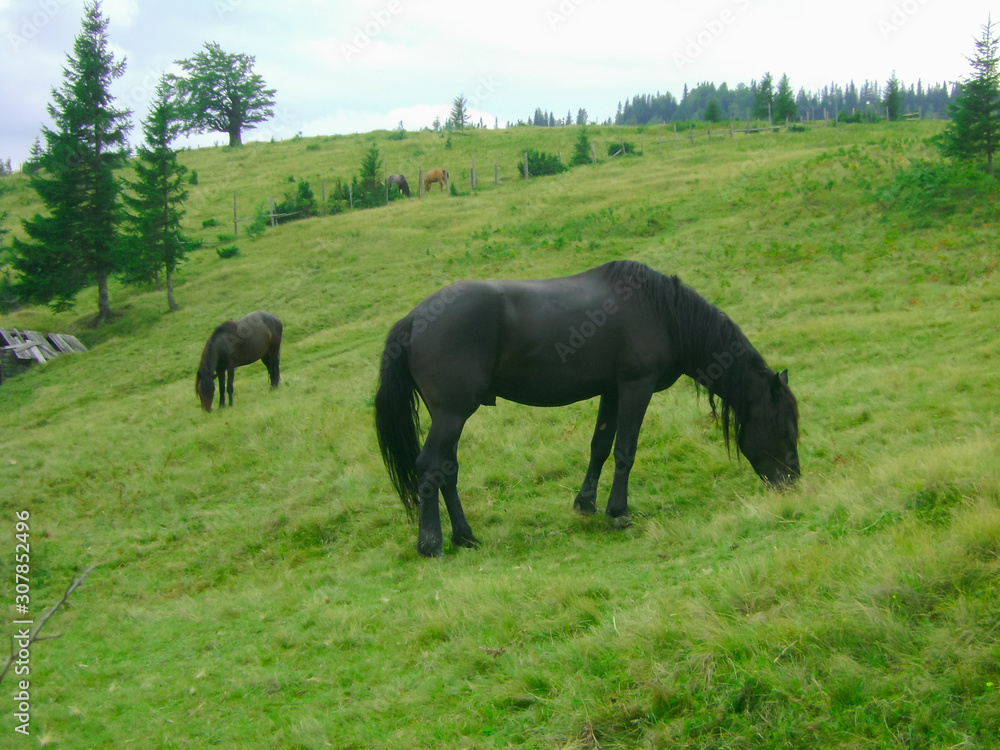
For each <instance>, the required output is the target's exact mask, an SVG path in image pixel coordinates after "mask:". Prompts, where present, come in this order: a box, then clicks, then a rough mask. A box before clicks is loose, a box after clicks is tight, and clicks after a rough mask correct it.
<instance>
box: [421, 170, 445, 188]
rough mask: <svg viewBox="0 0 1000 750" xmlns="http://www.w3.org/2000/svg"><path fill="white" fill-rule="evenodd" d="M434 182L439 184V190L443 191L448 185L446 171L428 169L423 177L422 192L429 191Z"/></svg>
mask: <svg viewBox="0 0 1000 750" xmlns="http://www.w3.org/2000/svg"><path fill="white" fill-rule="evenodd" d="M435 182H438V183H440V184H441V189H442V190H444V189H445V186H446V185H447V184H448V170H446V169H441V168H440V167H439V168H437V169H428V170H427V174H425V175H424V190H430V189H431V185H433V184H434V183H435Z"/></svg>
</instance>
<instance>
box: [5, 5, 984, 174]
mask: <svg viewBox="0 0 1000 750" xmlns="http://www.w3.org/2000/svg"><path fill="white" fill-rule="evenodd" d="M990 6H991V3H990V2H989V1H988V0H838V1H837V2H810V1H809V0H701V2H676V1H675V0H660V1H659V2H656V0H641V1H640V0H503V2H490V3H479V2H476V0H352V2H336V1H333V2H321V0H281V1H276V0H169V2H163V1H162V0H158V1H157V2H152V0H104V2H103V3H102V9H103V12H104V15H105V17H106V18H107V19H108V20H109V27H108V37H109V42H110V46H111V49H112V50H113V51H114V53H115V57H116V60H119V61H121V60H124V61H125V62H126V72H125V75H124V76H122V77H121V78H120V79H118V80H117V81H116V82H115V83H114V85H113V87H112V93H113V94H114V95H115V97H116V99H117V105H118V106H119V107H126V108H128V109H130V110H131V111H132V112H133V124H134V128H133V133H132V140H133V142H135V141H137V140H138V139H140V138H141V132H142V131H141V122H142V120H143V119H144V118H145V116H146V114H147V111H148V107H149V104H150V101H151V99H152V97H153V94H154V92H155V89H156V86H157V83H158V82H159V80H160V78H161V76H162V75H163V74H164V73H172V72H179V68H178V67H177V66H176V60H178V59H183V58H189V57H192V56H193V55H194V54H195V53H197V52H198V51H200V50H201V49H202V48H203V47H204V45H205V44H206V43H208V42H217V43H218V44H219V45H220V46H221V47H222V49H223V50H225V51H226V52H231V53H244V54H249V55H252V56H253V57H254V58H255V59H256V64H255V68H254V69H255V72H257V73H259V74H260V75H261V76H262V77H263V78H264V81H265V82H266V84H267V86H268V87H270V88H274V89H276V92H277V93H276V94H275V99H276V105H275V108H274V110H275V114H274V117H273V118H272V119H271V120H270V121H269V122H267V123H265V124H263V125H261V126H260V127H258V128H257V129H256V130H251V131H248V132H247V133H245V135H244V141H245V142H246V141H254V140H271V139H274V140H285V139H287V138H291V137H294V136H295V135H296V134H300V133H301V134H302V135H303V136H315V135H331V134H335V133H364V132H368V131H370V130H375V129H392V128H395V127H397V126H398V124H399V123H400V122H402V124H403V127H404V128H406V129H407V130H417V129H420V128H423V127H428V126H430V125H431V124H432V123H433V121H434V118H435V116H437V117H440V118H441V120H442V122H443V121H444V120H445V119H447V116H448V113H449V111H450V109H451V104H452V102H453V101H454V99H455V98H456V97H457V96H459V95H464V96H465V97H466V98H467V99H468V107H469V110H470V112H471V114H472V121H473V123H475V124H478V123H479V122H480V120H482V122H483V123H484V124H485V125H487V126H488V127H493V126H494V125H495V124H496V123H499V125H500V126H501V127H503V126H505V125H506V124H507V123H516V122H517V120H519V119H521V120H528V119H529V118H530V117H531V116H532V115H533V113H534V111H535V109H536V108H541V109H542V110H544V111H550V112H552V113H553V114H554V115H555V116H556V117H557V118H563V117H565V116H566V113H567V112H569V113H571V114H572V115H573V117H574V118H575V117H576V114H577V110H579V109H581V108H582V109H585V110H586V111H587V114H588V116H589V118H590V119H591V120H592V121H599V122H600V121H604V120H606V119H607V118H609V117H614V115H615V112H616V111H617V108H618V104H619V103H621V102H624V101H625V99H627V98H631V97H632V96H634V95H636V94H656V93H665V92H667V91H669V92H671V93H672V94H673V95H674V96H676V97H677V98H678V99H679V98H680V96H681V92H682V90H683V88H684V85H685V84H687V85H688V86H691V87H693V86H695V85H697V84H699V83H702V82H708V81H710V82H713V83H715V84H716V85H721V84H722V83H723V82H725V83H727V84H728V85H729V86H730V87H731V88H732V87H734V86H735V85H736V84H738V83H747V84H749V83H750V81H751V80H753V79H758V80H759V79H760V78H761V77H762V76H763V75H764V74H765V73H768V72H770V73H771V74H772V75H773V76H774V79H775V80H777V79H778V78H780V77H781V75H782V74H787V75H788V77H789V80H790V82H791V84H792V87H793V89H794V90H795V91H796V92H797V91H798V90H799V89H800V88H804V89H805V90H806V91H807V92H813V91H819V90H821V89H822V87H823V86H824V85H829V84H831V83H835V84H838V85H841V86H843V85H845V84H847V83H848V82H850V81H852V80H853V81H854V82H855V83H857V84H859V85H860V84H861V83H863V82H864V81H866V80H871V81H878V82H880V83H882V84H883V85H884V83H885V82H886V81H887V80H888V79H889V78H890V77H891V75H892V74H893V73H895V74H896V77H897V78H898V79H899V80H900V81H901V82H902V83H903V84H904V85H906V86H909V85H910V84H911V83H912V84H915V83H916V82H917V81H918V80H922V81H923V82H924V83H925V84H927V83H940V82H943V81H948V82H952V81H956V80H962V79H964V78H966V77H967V76H968V75H969V74H970V72H971V66H970V64H969V60H968V58H969V56H971V55H972V54H973V53H974V51H975V47H974V41H975V39H977V38H978V37H979V36H980V34H981V31H982V26H983V24H985V23H986V22H987V19H988V18H989V14H990V11H991V10H992V9H991V7H990ZM83 15H84V0H0V161H4V162H6V160H7V159H10V160H11V163H12V165H13V167H14V168H15V169H17V168H18V167H19V165H20V164H21V162H23V161H24V159H26V158H27V156H28V153H29V150H30V148H31V145H32V143H33V142H34V140H35V138H36V137H38V136H39V135H40V133H41V128H42V126H43V124H45V125H48V124H51V121H50V118H49V116H48V112H47V108H48V105H49V104H50V103H51V102H52V90H53V89H54V88H58V87H60V86H61V85H62V82H63V69H64V68H65V66H66V56H67V54H68V53H70V52H71V51H72V49H73V42H74V39H75V38H76V36H78V35H79V33H80V30H81V20H82V18H83ZM998 15H1000V14H998ZM215 143H220V144H226V143H228V139H227V137H226V136H225V135H224V134H220V133H206V134H202V135H195V136H191V137H189V138H186V139H182V140H179V141H177V142H176V145H177V146H178V147H180V146H185V145H189V146H199V145H200V146H210V145H213V144H215Z"/></svg>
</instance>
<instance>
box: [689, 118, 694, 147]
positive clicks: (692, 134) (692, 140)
mask: <svg viewBox="0 0 1000 750" xmlns="http://www.w3.org/2000/svg"><path fill="white" fill-rule="evenodd" d="M688 134H689V135H690V136H691V145H692V146H693V145H694V123H693V122H692V123H691V130H690V131H688Z"/></svg>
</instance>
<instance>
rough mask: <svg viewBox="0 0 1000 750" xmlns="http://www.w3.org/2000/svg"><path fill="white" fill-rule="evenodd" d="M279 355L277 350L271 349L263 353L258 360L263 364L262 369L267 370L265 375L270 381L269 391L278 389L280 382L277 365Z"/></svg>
mask: <svg viewBox="0 0 1000 750" xmlns="http://www.w3.org/2000/svg"><path fill="white" fill-rule="evenodd" d="M278 357H279V353H278V350H277V349H272V350H270V351H267V352H264V355H263V356H262V357H261V358H260V361H261V362H263V363H264V367H266V368H267V375H268V378H269V379H270V381H271V390H272V391H273V390H274V389H275V388H277V387H278V383H280V382H281V372H280V370H279V365H278Z"/></svg>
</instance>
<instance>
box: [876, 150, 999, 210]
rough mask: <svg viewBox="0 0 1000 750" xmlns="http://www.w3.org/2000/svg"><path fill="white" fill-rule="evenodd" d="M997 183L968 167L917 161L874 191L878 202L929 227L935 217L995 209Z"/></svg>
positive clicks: (997, 192) (997, 191) (997, 190)
mask: <svg viewBox="0 0 1000 750" xmlns="http://www.w3.org/2000/svg"><path fill="white" fill-rule="evenodd" d="M998 194H1000V188H998V185H997V181H996V180H994V179H993V178H992V177H990V176H988V175H987V174H985V173H983V172H980V171H979V170H977V169H974V168H973V167H970V166H968V165H954V164H948V163H941V162H930V161H926V160H917V161H913V162H911V163H910V165H909V166H908V167H906V168H905V169H901V170H900V171H899V172H898V173H897V174H896V178H895V179H894V180H893V181H892V182H891V183H889V184H888V185H886V186H885V187H883V188H879V189H878V190H876V191H875V194H874V195H875V200H877V201H879V202H880V203H882V204H883V205H885V206H886V207H887V208H891V209H895V210H899V211H903V212H905V213H907V214H909V215H910V217H911V218H913V219H916V220H917V221H918V223H920V224H923V225H926V224H927V223H928V222H929V221H931V220H932V219H934V218H940V217H943V216H948V215H950V214H953V213H968V212H970V211H973V210H975V209H976V208H978V207H984V208H985V207H992V206H994V205H995V203H994V201H995V200H996V198H997V197H998Z"/></svg>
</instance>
